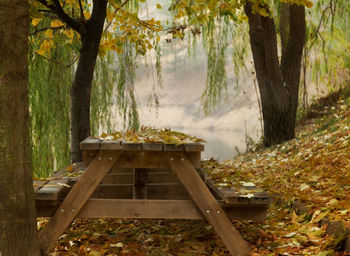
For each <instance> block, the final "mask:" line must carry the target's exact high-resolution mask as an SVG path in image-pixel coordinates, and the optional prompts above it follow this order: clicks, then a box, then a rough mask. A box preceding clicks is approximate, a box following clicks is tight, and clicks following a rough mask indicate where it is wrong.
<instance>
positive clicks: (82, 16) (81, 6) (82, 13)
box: [79, 0, 85, 21]
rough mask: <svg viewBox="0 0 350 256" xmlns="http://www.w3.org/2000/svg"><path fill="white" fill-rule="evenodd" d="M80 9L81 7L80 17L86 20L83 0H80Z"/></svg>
mask: <svg viewBox="0 0 350 256" xmlns="http://www.w3.org/2000/svg"><path fill="white" fill-rule="evenodd" d="M79 9H80V18H81V19H82V20H83V21H85V16H84V11H83V5H82V4H81V0H79Z"/></svg>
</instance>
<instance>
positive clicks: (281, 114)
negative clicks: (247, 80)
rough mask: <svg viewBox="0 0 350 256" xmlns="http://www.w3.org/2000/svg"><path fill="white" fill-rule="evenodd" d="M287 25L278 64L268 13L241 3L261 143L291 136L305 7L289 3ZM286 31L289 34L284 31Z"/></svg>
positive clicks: (273, 34) (266, 144) (272, 27)
mask: <svg viewBox="0 0 350 256" xmlns="http://www.w3.org/2000/svg"><path fill="white" fill-rule="evenodd" d="M288 11H289V29H288V30H284V31H283V32H284V34H283V40H286V46H285V47H284V48H283V53H282V61H281V65H280V63H279V59H278V53H277V35H276V28H275V23H274V21H273V19H272V18H270V17H263V16H260V15H258V14H253V13H252V8H251V3H250V2H247V4H246V5H245V12H246V14H247V16H248V20H249V35H250V44H251V48H252V53H253V59H254V66H255V70H256V76H257V81H258V85H259V91H260V95H261V105H262V112H263V119H264V141H263V144H264V146H265V147H268V146H271V145H274V144H279V143H281V142H283V141H286V140H289V139H292V138H294V136H295V118H296V110H297V106H298V92H299V80H300V67H301V55H302V49H303V46H304V37H305V9H304V7H302V6H294V5H291V6H289V8H288ZM286 32H288V33H289V35H286V34H285V33H286Z"/></svg>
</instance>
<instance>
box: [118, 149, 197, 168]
mask: <svg viewBox="0 0 350 256" xmlns="http://www.w3.org/2000/svg"><path fill="white" fill-rule="evenodd" d="M165 154H167V152H164V151H123V153H122V154H121V155H120V158H119V160H118V162H117V163H116V164H115V166H114V167H113V168H147V169H170V165H169V164H168V162H167V160H166V156H165ZM186 156H187V157H188V159H189V160H190V162H191V163H192V165H193V166H194V167H195V168H200V153H199V152H188V154H187V153H186Z"/></svg>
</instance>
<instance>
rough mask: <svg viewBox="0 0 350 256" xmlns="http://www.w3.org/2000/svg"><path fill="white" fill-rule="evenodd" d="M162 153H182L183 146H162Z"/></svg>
mask: <svg viewBox="0 0 350 256" xmlns="http://www.w3.org/2000/svg"><path fill="white" fill-rule="evenodd" d="M163 150H164V151H184V145H175V144H164V145H163Z"/></svg>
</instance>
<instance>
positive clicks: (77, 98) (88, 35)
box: [71, 0, 107, 162]
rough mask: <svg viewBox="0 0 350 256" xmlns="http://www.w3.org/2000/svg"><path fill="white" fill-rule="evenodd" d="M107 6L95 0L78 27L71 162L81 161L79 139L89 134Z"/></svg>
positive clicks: (101, 0) (72, 91) (72, 101)
mask: <svg viewBox="0 0 350 256" xmlns="http://www.w3.org/2000/svg"><path fill="white" fill-rule="evenodd" d="M106 7H107V1H106V0H94V1H93V11H92V15H91V18H90V19H89V20H88V21H87V22H86V25H85V26H84V28H83V29H82V31H81V42H82V47H81V49H80V55H79V61H78V66H77V69H76V71H75V76H74V80H73V84H72V88H71V160H72V162H80V161H81V151H80V142H81V141H82V140H84V139H85V138H86V137H88V136H90V94H91V87H92V81H93V74H94V69H95V64H96V59H97V55H98V49H99V45H100V40H101V36H102V32H103V25H104V22H105V18H106Z"/></svg>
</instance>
